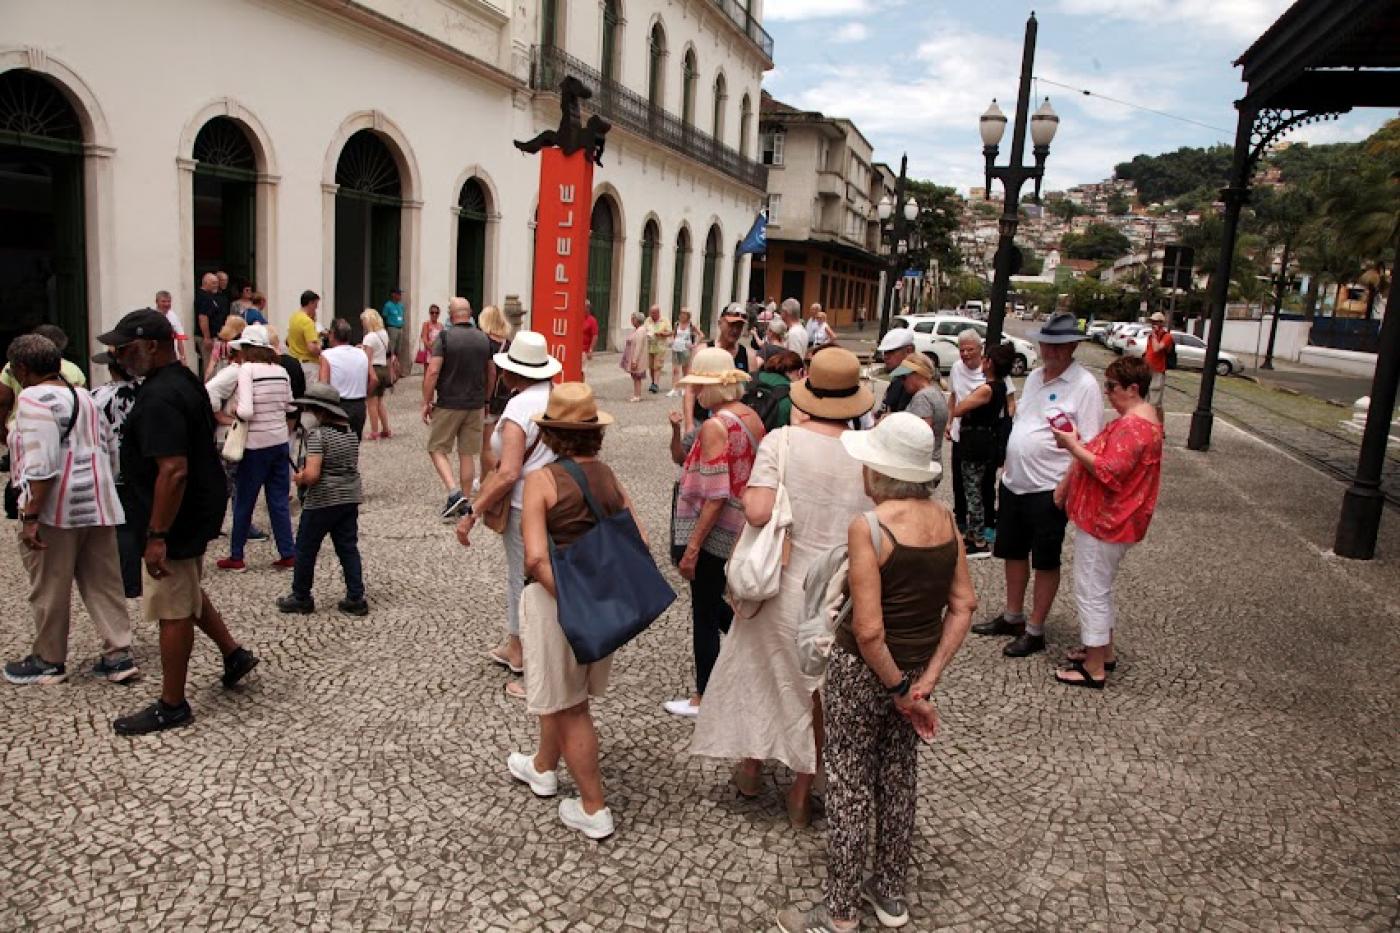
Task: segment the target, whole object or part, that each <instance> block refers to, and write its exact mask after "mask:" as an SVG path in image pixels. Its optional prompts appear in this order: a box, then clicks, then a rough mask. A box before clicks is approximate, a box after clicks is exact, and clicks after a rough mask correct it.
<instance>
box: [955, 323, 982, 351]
mask: <svg viewBox="0 0 1400 933" xmlns="http://www.w3.org/2000/svg"><path fill="white" fill-rule="evenodd" d="M964 343H975V344H977V345H978V346H979V347H980V346H982V335H981V334H979V333H977V328H975V327H969V328H967V329H966V330H964V331H960V332H959V333H958V345H959V346H961V345H962V344H964Z"/></svg>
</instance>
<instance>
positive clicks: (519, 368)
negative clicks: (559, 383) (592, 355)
mask: <svg viewBox="0 0 1400 933" xmlns="http://www.w3.org/2000/svg"><path fill="white" fill-rule="evenodd" d="M492 359H493V360H494V362H495V363H496V367H497V368H498V369H504V370H505V371H506V372H509V373H515V374H516V375H517V376H524V377H525V378H526V379H551V378H553V377H554V376H556V375H558V374H559V370H561V369H563V368H564V366H563V364H562V363H560V362H559V361H558V360H556V359H555V358H554V357H552V356H550V355H549V344H548V343H546V342H545V339H544V334H541V333H539V332H538V331H533V330H522V331H521V332H520V333H518V334H516V335H515V339H514V340H512V341H511V342H510V349H508V350H505V351H503V352H501V353H497V354H496V355H495V356H494V357H492Z"/></svg>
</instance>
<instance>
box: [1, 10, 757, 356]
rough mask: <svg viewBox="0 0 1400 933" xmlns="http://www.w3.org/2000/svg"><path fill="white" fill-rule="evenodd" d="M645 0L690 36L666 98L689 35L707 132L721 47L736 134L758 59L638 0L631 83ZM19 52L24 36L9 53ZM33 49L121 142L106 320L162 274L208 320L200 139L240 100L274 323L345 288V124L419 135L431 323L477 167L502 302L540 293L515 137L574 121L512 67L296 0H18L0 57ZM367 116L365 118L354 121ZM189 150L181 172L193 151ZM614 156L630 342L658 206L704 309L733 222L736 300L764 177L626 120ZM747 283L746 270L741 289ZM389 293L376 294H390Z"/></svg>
mask: <svg viewBox="0 0 1400 933" xmlns="http://www.w3.org/2000/svg"><path fill="white" fill-rule="evenodd" d="M378 5H379V6H381V7H388V8H393V9H401V11H403V12H404V16H405V18H406V19H409V20H411V21H413V22H415V23H417V22H423V23H431V22H434V20H433V17H431V16H427V14H426V13H425V9H426V8H428V7H440V6H444V4H442V3H441V2H440V0H399V2H398V3H389V2H388V0H385V2H383V3H380V4H378ZM445 6H447V7H456V6H457V5H456V4H451V3H449V4H446V5H445ZM534 6H535V4H534V2H533V0H532V2H530V3H528V4H525V5H524V7H525V8H526V15H527V16H528V18H530V19H531V20H532V21H533V17H534ZM567 6H568V7H569V10H568V16H567V25H566V28H567V30H568V40H567V41H568V43H569V44H570V45H575V44H577V43H578V42H580V41H582V37H583V36H584V35H585V34H586V33H587V32H588V29H590V28H591V29H592V30H593V33H594V36H593V42H592V44H591V45H590V46H589V47H588V48H587V49H579V48H570V49H569V51H570V53H571V54H574V55H576V56H577V57H579V58H583V59H584V60H585V61H588V62H590V63H592V64H595V65H596V63H597V56H598V54H599V49H598V48H597V46H598V44H599V42H600V40H599V39H598V36H597V30H598V24H596V23H593V22H592V21H593V20H599V21H600V17H601V5H598V4H595V3H593V2H586V3H585V2H577V3H575V2H569V3H567ZM648 7H655V8H658V9H659V10H660V11H662V12H665V13H666V24H667V30H668V38H669V40H670V43H671V48H672V49H673V55H672V56H671V59H670V61H669V62H668V65H672V64H673V65H674V70H675V71H676V75H675V76H674V80H668V82H667V89H668V100H669V99H670V95H671V94H674V99H675V101H676V105H675V107H674V108H673V109H675V110H679V87H680V79H679V67H680V57H679V54H678V53H677V52H675V51H674V50H677V49H679V48H681V47H682V46H683V43H684V41H685V39H686V37H687V36H690V37H691V38H693V39H694V40H695V41H696V44H697V49H698V50H699V52H700V71H701V79H700V81H699V86H698V88H697V114H698V115H700V117H701V128H702V129H704V128H705V119H706V118H707V115H708V113H709V106H710V105H709V103H708V100H709V94H710V90H709V84H710V82H711V81H712V80H713V74H714V69H715V67H717V66H718V65H719V64H720V63H721V62H723V63H724V66H725V71H726V77H727V80H728V81H729V95H730V107H731V110H732V115H731V117H730V118H728V119H726V121H725V125H726V128H727V129H728V130H729V131H730V133H731V134H732V135H733V136H734V139H733V141H732V144H737V127H738V122H739V121H738V109H739V100H740V98H741V97H742V88H744V87H745V86H746V84H748V83H749V82H751V86H752V92H751V93H752V95H753V100H754V103H755V110H756V109H757V99H758V79H759V77H760V76H761V72H760V71H759V70H758V67H759V66H758V65H757V63H756V62H757V56H756V55H754V54H751V53H748V52H743V53H742V54H736V51H735V50H736V49H737V48H738V43H732V44H731V45H726V44H725V42H722V41H720V38H719V33H718V32H717V31H716V30H714V29H713V28H702V24H701V23H700V22H698V21H697V20H696V19H695V18H694V17H695V16H697V15H698V14H696V13H693V12H692V14H691V18H689V19H688V18H687V17H686V16H685V15H683V13H682V12H681V11H682V10H683V9H685V7H683V6H682V5H680V4H676V3H673V2H656V3H651V4H646V3H640V2H638V3H631V4H627V5H626V7H625V9H626V14H627V16H628V20H627V24H626V26H625V27H624V29H623V40H622V47H623V50H624V55H623V60H624V66H623V67H624V71H623V76H624V79H625V80H626V81H627V82H628V83H629V84H631V85H633V86H634V87H635V86H636V82H637V81H638V80H643V81H644V76H645V41H644V37H645V31H646V28H647V17H646V15H645V13H646V11H647V8H648ZM595 11H596V12H595ZM410 13H411V14H412V15H410ZM425 17H426V18H425ZM449 19H451V17H449ZM458 20H460V17H459V18H458V19H452V29H453V31H452V33H451V37H452V38H453V40H454V44H456V45H459V46H472V47H473V48H477V49H481V50H483V51H489V49H490V48H493V47H498V48H501V49H502V51H501V52H500V54H499V55H498V56H497V60H496V62H494V63H493V64H496V65H497V66H503V65H509V64H510V61H511V55H512V52H511V49H510V41H509V40H510V37H511V36H513V35H516V36H517V38H516V41H518V35H517V33H518V30H517V29H516V28H515V27H517V26H519V25H520V24H519V23H512V22H510V21H508V20H506V19H505V18H504V17H502V18H501V21H500V24H499V26H498V27H497V35H496V39H495V40H494V41H495V44H494V45H493V41H492V39H491V37H490V36H489V35H486V36H484V37H483V34H482V33H481V31H480V26H479V24H477V23H475V22H473V23H466V24H463V23H462V22H459V21H458ZM75 23H76V24H81V25H78V26H75V25H74V24H75ZM590 24H591V25H590ZM711 25H712V24H711ZM113 29H120V31H121V35H122V49H121V54H119V55H117V54H113V50H112V44H111V36H112V30H113ZM527 31H528V30H527ZM692 32H693V33H694V34H693V35H691V33H692ZM194 36H210V37H220V36H223V37H228V36H240V37H244V39H245V40H246V43H247V44H246V46H245V47H246V48H253V49H255V50H256V51H255V54H252V55H251V60H250V61H248V62H244V63H241V64H240V63H238V62H235V61H233V60H232V59H229V58H227V57H226V58H225V60H223V61H220V60H219V59H218V57H217V55H215V57H214V58H213V59H212V60H211V53H216V52H217V50H218V49H219V44H218V42H216V41H214V42H210V43H201V42H195V41H192V37H194ZM5 48H10V49H12V50H16V51H14V52H12V54H11V55H10V56H9V58H6V57H5V51H4V50H5ZM25 48H34V49H37V50H40V51H39V52H38V53H36V54H30V55H29V56H28V58H27V59H26V61H28V62H33V61H39V62H41V63H42V62H44V61H48V62H50V63H52V65H53V67H52V68H50V69H49V71H50V73H51V74H53V75H55V76H58V75H59V74H63V75H68V76H70V77H71V76H75V77H76V80H79V81H81V83H82V84H83V85H84V86H85V88H86V93H87V96H89V97H90V98H91V100H92V102H93V104H92V106H93V107H94V108H95V109H97V110H100V115H99V116H100V118H101V120H103V121H105V124H106V126H107V128H108V136H109V144H110V146H111V152H110V155H109V156H108V157H107V158H105V159H104V160H102V165H103V171H102V172H101V173H99V181H98V182H97V185H96V187H97V188H98V190H92V191H88V192H87V193H86V194H87V197H88V199H89V201H90V203H92V204H93V205H96V206H98V207H100V211H101V216H100V217H98V218H97V221H98V222H97V223H96V224H90V226H91V227H93V228H95V229H90V231H89V232H90V238H93V239H90V242H91V243H93V249H90V252H91V251H94V250H95V252H96V254H97V255H95V256H94V257H91V258H92V262H93V263H95V264H97V265H99V266H100V269H101V274H100V277H99V280H98V281H96V282H94V281H91V278H92V277H91V276H90V281H89V300H90V305H91V308H92V311H91V317H92V327H91V332H92V333H93V334H97V333H100V332H101V331H102V330H103V329H105V327H106V326H108V325H110V324H112V323H114V322H115V321H116V319H117V318H119V317H120V316H121V315H122V314H123V313H125V312H126V311H128V310H130V309H132V308H136V307H142V306H145V305H147V304H149V303H150V302H151V301H152V298H153V295H154V293H155V291H156V290H157V289H161V288H164V289H168V290H170V291H171V292H172V293H174V295H175V297H176V307H177V309H179V310H180V311H181V313H182V314H184V315H185V316H186V318H190V317H191V316H192V312H191V310H190V309H191V305H192V299H193V289H194V286H193V281H192V272H191V267H190V245H189V241H188V234H187V232H185V231H187V229H188V215H189V210H190V208H189V195H188V189H187V185H188V179H189V174H188V173H189V169H190V165H189V162H188V159H189V156H190V152H189V151H188V144H189V142H190V141H192V140H193V138H194V135H195V133H196V132H197V131H198V129H199V126H201V125H202V124H203V122H204V120H205V119H207V116H208V114H209V113H210V112H211V107H212V108H213V109H214V110H215V111H218V112H224V111H225V110H231V112H232V113H234V114H236V115H240V116H241V117H243V118H245V122H247V123H249V124H251V125H253V126H255V127H257V128H260V130H261V132H262V133H264V134H265V137H264V138H263V139H261V143H262V145H263V147H264V148H265V149H266V151H267V153H268V154H269V157H270V158H269V164H268V165H267V166H266V167H265V171H266V172H267V173H268V174H270V175H271V176H272V177H271V178H270V179H269V180H268V185H269V192H270V194H269V197H270V204H269V207H270V208H271V210H269V211H266V212H264V217H263V218H261V219H263V220H267V221H269V222H270V223H271V224H272V228H271V230H270V231H269V235H268V243H269V244H270V246H271V249H270V254H269V255H267V256H266V257H265V259H266V261H267V262H266V265H265V266H263V264H262V262H261V261H260V266H262V267H263V268H265V269H266V270H267V274H266V275H265V276H263V278H264V280H263V281H259V282H258V283H257V284H258V286H259V288H260V289H262V290H263V291H265V293H266V294H267V295H268V299H269V310H270V312H271V313H270V317H271V319H272V321H273V322H274V323H275V324H278V325H279V326H282V327H285V324H286V321H287V319H288V317H289V316H290V314H291V312H292V311H293V310H295V307H296V304H297V302H296V297H297V295H298V294H299V293H300V292H301V290H302V289H306V288H310V289H313V290H315V291H317V292H319V293H321V294H322V295H323V296H326V297H330V295H331V292H332V288H333V285H334V282H333V275H332V270H333V268H334V266H333V261H332V259H331V258H330V255H329V253H328V250H331V249H332V246H333V242H332V239H331V238H332V237H333V232H334V223H333V210H334V208H333V205H334V197H333V196H331V194H330V193H329V192H328V191H327V189H326V187H325V186H326V185H329V184H331V183H333V181H334V172H335V165H336V161H337V158H338V156H339V149H340V145H341V143H340V142H339V140H341V139H343V138H344V137H345V136H347V135H348V133H349V132H350V131H352V130H353V129H354V128H355V127H358V126H359V125H361V124H364V125H371V126H373V127H375V128H376V129H378V130H380V131H381V132H382V133H383V134H384V135H386V136H388V137H390V138H391V140H394V141H397V143H398V145H399V146H400V147H401V149H402V153H403V157H404V164H405V168H406V170H407V171H406V176H405V178H404V185H405V192H404V195H405V198H406V199H408V200H409V201H410V202H411V203H410V205H409V207H408V208H406V212H405V213H406V216H407V217H408V221H407V222H406V224H405V233H406V235H407V242H408V243H409V244H410V245H409V246H408V248H406V250H405V253H406V256H405V259H406V260H407V261H406V262H402V263H401V284H403V285H404V286H405V288H406V290H407V294H406V296H405V302H406V304H407V305H408V306H409V308H410V309H411V314H412V315H413V319H414V325H415V326H416V324H417V322H421V320H422V319H423V317H424V316H425V314H426V309H427V305H428V304H429V303H430V302H437V303H439V304H443V303H445V302H446V299H447V298H448V297H450V296H451V292H452V289H453V266H454V261H455V260H454V256H453V254H452V246H453V242H454V236H455V224H456V217H455V215H454V214H453V207H454V206H455V205H456V201H457V195H458V191H459V186H460V184H461V182H462V180H463V179H464V178H465V177H469V176H470V175H473V174H475V175H477V176H479V177H480V178H481V179H482V180H483V182H484V183H485V185H486V187H487V188H488V190H489V191H490V192H491V195H492V203H491V205H490V208H491V211H492V212H493V215H498V218H497V220H496V221H495V223H494V224H493V225H492V227H491V228H490V230H493V231H494V236H495V244H494V249H493V248H490V247H488V251H487V262H488V269H487V276H486V279H487V288H488V290H489V292H488V294H487V296H486V300H487V301H488V302H497V303H499V302H500V301H501V300H502V299H503V298H504V296H505V295H507V294H516V295H519V296H520V297H521V298H522V300H523V301H524V303H525V304H526V306H527V307H528V306H529V303H530V283H529V273H530V256H531V253H532V251H533V231H532V229H531V218H532V216H533V210H534V204H535V200H536V189H537V182H538V172H539V169H538V161H537V159H535V158H533V157H529V156H524V155H522V154H521V153H519V152H517V151H516V150H515V149H514V148H513V147H512V146H511V140H512V139H516V138H522V139H523V138H527V137H529V136H531V135H533V134H534V133H535V132H537V131H538V130H539V129H542V128H544V127H546V126H551V125H553V124H554V123H555V122H557V120H558V110H557V103H555V102H554V101H552V100H548V99H541V100H539V101H536V102H535V103H534V104H533V105H532V104H531V98H530V95H529V93H528V91H527V90H522V89H518V88H517V89H516V90H515V91H512V90H511V89H510V88H509V87H507V86H505V84H504V83H502V81H503V80H508V79H498V80H493V79H489V78H487V77H483V76H481V75H480V74H478V73H475V72H474V71H472V70H470V69H469V68H467V67H459V66H454V65H452V64H450V63H448V62H445V61H444V60H442V59H441V58H435V57H433V56H431V55H429V54H427V53H426V52H425V51H424V50H423V49H419V48H413V47H410V46H408V45H406V44H405V43H404V42H402V41H400V40H397V39H393V38H389V37H388V36H386V35H384V34H383V33H376V32H373V31H371V30H370V28H368V27H365V26H362V25H358V24H353V23H350V22H347V21H346V20H344V19H342V18H339V17H337V16H334V15H332V14H330V13H328V12H326V11H325V10H322V9H320V8H318V7H315V6H312V5H304V4H300V3H291V2H279V3H277V4H265V3H259V2H254V0H222V2H212V0H201V2H195V3H192V2H184V0H132V2H131V3H129V4H126V5H124V6H123V7H122V15H121V17H120V19H118V18H117V17H116V16H115V15H114V11H113V9H112V7H111V6H110V4H109V3H107V2H106V0H65V2H64V3H61V4H60V3H26V4H7V6H6V12H5V35H4V38H3V40H0V68H4V67H15V66H16V64H15V63H14V62H11V61H10V59H19V58H22V57H23V54H22V53H21V52H19V51H18V50H22V49H25ZM18 66H19V67H36V66H35V65H34V64H24V63H20V64H19V65H18ZM37 70H44V69H43V68H38V69H37ZM80 96H81V95H80ZM356 115H359V117H358V119H359V122H358V123H355V122H351V123H349V124H348V125H347V121H353V120H354V119H355V118H356ZM755 122H756V118H755ZM751 132H756V127H751ZM182 139H183V140H185V144H184V145H183V146H182ZM751 151H752V149H751ZM182 159H183V160H185V167H184V169H182V168H181V166H180V164H179V163H178V162H177V160H182ZM604 162H605V163H606V164H605V166H604V167H603V168H600V169H598V170H597V172H596V174H595V182H596V185H597V186H598V188H602V187H603V186H611V187H612V189H614V190H615V191H616V193H617V195H618V199H619V201H620V204H621V216H622V226H621V227H620V230H619V236H620V242H619V243H618V244H617V245H616V247H615V249H616V251H618V252H620V253H621V254H622V257H623V258H622V261H621V263H620V266H619V267H618V268H619V273H618V277H617V279H615V282H614V294H615V296H616V297H615V299H614V307H613V309H612V326H611V335H612V337H613V340H614V343H616V341H617V339H618V338H619V337H620V336H621V333H622V330H623V327H622V326H621V324H622V323H624V322H625V321H626V320H627V314H628V313H629V312H630V311H631V310H632V309H634V308H635V307H636V302H637V288H638V285H639V283H638V276H639V271H640V261H639V252H638V251H639V245H640V239H641V229H642V223H643V221H644V218H645V216H646V214H647V212H648V211H649V210H650V211H654V212H655V213H656V215H657V217H658V219H659V221H660V224H661V231H662V244H663V249H662V250H661V254H660V255H659V256H658V276H657V279H658V294H659V295H662V296H667V300H669V294H670V292H669V288H670V275H671V272H670V270H671V265H672V262H673V260H674V254H673V252H672V249H673V245H674V239H675V232H676V229H677V227H678V226H679V224H680V222H681V221H682V220H683V219H684V220H687V221H688V222H689V224H690V226H691V231H692V235H693V242H694V252H693V253H692V267H691V274H690V282H691V287H690V294H689V295H688V303H689V304H691V305H692V307H695V308H696V309H697V311H698V306H699V301H700V286H701V281H700V280H701V269H702V252H703V248H704V242H705V235H706V232H707V231H708V230H709V227H710V224H711V223H714V222H717V223H718V224H719V225H720V228H721V230H722V232H723V239H722V246H723V252H724V256H723V259H722V261H721V263H720V270H719V276H718V279H717V281H718V285H717V289H716V294H717V303H719V304H722V302H723V301H724V300H727V298H728V295H729V274H730V270H731V268H732V267H731V262H732V257H731V251H732V249H733V245H734V243H735V242H736V241H737V240H738V238H739V237H741V236H742V235H743V234H744V233H745V232H746V231H747V230H748V226H749V224H750V222H751V221H752V219H753V216H754V213H755V212H756V211H757V210H758V208H759V207H760V202H761V198H762V193H761V192H757V191H754V190H752V189H749V188H747V187H745V186H743V185H741V184H739V183H737V182H734V181H732V180H730V179H728V178H727V177H725V176H722V175H719V174H718V173H716V172H714V171H713V170H710V169H708V168H706V167H704V166H702V165H700V164H698V163H696V162H693V161H691V160H689V159H686V158H684V157H682V156H680V155H678V154H676V153H674V152H671V151H669V150H663V149H661V148H659V147H657V146H654V145H652V144H651V143H649V142H645V141H644V140H641V139H640V138H638V137H635V136H631V135H630V134H628V133H626V132H625V131H622V130H620V129H615V130H614V131H613V133H612V135H610V136H609V140H608V147H607V152H606V154H605V156H604ZM182 179H183V181H184V183H185V185H186V187H185V188H182ZM269 215H270V216H269ZM488 235H490V232H489V233H488ZM746 284H747V282H746V280H745V281H744V282H742V283H741V289H742V288H743V287H746ZM493 286H494V287H493ZM382 298H383V296H376V297H375V300H376V303H378V302H379V301H381V300H382ZM330 306H331V303H330V302H329V301H328V302H325V303H323V310H322V316H323V317H325V318H328V317H329V308H330ZM599 310H601V309H599Z"/></svg>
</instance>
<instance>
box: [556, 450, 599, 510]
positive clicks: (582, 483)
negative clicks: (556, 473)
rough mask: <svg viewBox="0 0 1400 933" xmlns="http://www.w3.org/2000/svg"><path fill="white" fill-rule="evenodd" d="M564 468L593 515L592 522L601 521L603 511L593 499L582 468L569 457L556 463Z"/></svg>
mask: <svg viewBox="0 0 1400 933" xmlns="http://www.w3.org/2000/svg"><path fill="white" fill-rule="evenodd" d="M558 463H559V465H560V466H561V467H563V468H564V472H565V473H568V474H569V478H570V479H572V480H573V481H574V483H575V484H576V485H577V486H578V489H579V492H581V493H583V504H584V505H586V506H588V511H590V512H592V513H593V520H594V521H595V522H601V521H602V520H603V510H602V509H601V508H599V507H598V502H597V500H595V499H594V498H593V493H592V492H590V491H589V488H588V477H587V476H586V475H585V474H584V472H583V468H582V467H580V466H579V465H578V464H577V463H575V462H574V460H573V458H571V457H564V458H563V459H561V460H559V461H558Z"/></svg>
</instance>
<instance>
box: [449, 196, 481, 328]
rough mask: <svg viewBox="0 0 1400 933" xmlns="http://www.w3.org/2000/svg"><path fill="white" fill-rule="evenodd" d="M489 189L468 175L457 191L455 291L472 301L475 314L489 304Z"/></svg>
mask: <svg viewBox="0 0 1400 933" xmlns="http://www.w3.org/2000/svg"><path fill="white" fill-rule="evenodd" d="M486 217H487V204H486V189H485V188H483V187H482V185H481V183H480V182H479V181H477V180H476V179H474V178H469V179H467V181H466V183H465V184H463V185H462V190H461V192H460V193H459V194H458V195H457V281H456V282H455V283H454V284H455V285H456V291H455V292H453V294H455V295H460V296H461V297H463V298H465V299H467V300H468V301H470V302H471V303H472V316H473V317H475V316H476V315H479V314H481V309H482V307H483V306H484V305H485V304H486Z"/></svg>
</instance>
